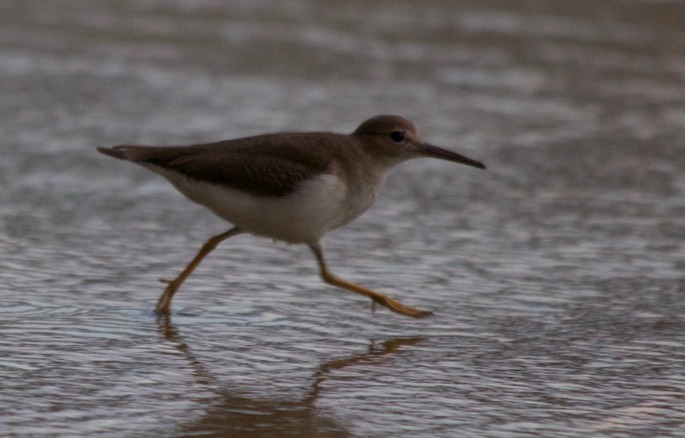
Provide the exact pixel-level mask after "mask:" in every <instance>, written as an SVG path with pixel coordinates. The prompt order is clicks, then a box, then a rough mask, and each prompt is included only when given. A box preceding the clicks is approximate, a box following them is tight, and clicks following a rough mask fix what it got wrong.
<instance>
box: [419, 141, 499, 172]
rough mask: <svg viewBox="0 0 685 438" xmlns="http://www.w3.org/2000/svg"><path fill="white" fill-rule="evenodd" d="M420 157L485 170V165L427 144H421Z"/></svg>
mask: <svg viewBox="0 0 685 438" xmlns="http://www.w3.org/2000/svg"><path fill="white" fill-rule="evenodd" d="M418 152H419V154H420V155H422V156H424V157H430V158H438V159H440V160H447V161H453V162H455V163H461V164H466V165H467V166H473V167H477V168H479V169H485V164H483V163H481V162H480V161H477V160H472V159H471V158H468V157H465V156H463V155H460V154H458V153H456V152H452V151H448V150H447V149H443V148H439V147H437V146H433V145H432V144H428V143H421V145H420V146H419V148H418Z"/></svg>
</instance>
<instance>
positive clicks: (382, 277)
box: [0, 0, 685, 437]
mask: <svg viewBox="0 0 685 438" xmlns="http://www.w3.org/2000/svg"><path fill="white" fill-rule="evenodd" d="M0 11H1V12H2V13H0V42H1V43H2V44H0V92H1V95H2V103H3V105H1V106H0V116H1V117H2V134H3V135H2V143H0V148H2V149H1V150H2V156H3V159H2V160H0V184H1V186H2V188H3V190H2V191H0V254H2V256H1V257H0V313H1V315H0V381H1V382H2V391H0V430H1V431H2V435H3V436H43V435H44V436H79V435H81V436H190V435H192V436H222V435H229V436H336V437H337V436H359V437H385V436H405V435H406V436H426V437H439V436H473V437H484V436H490V437H501V436H513V437H518V436H520V437H523V436H587V435H593V436H685V432H683V431H685V396H684V395H683V394H685V352H684V351H685V349H684V347H685V308H684V305H683V295H684V293H685V275H684V274H685V195H684V193H685V177H684V176H683V172H682V169H683V168H684V167H685V154H684V153H683V147H684V144H683V138H685V135H684V134H685V103H684V102H685V32H683V30H682V23H683V22H684V21H685V7H684V6H682V5H681V4H680V2H668V1H663V2H660V1H654V2H647V1H637V0H633V1H608V2H595V3H587V4H576V3H573V4H572V3H570V2H563V1H556V0H555V1H531V2H526V3H520V2H503V1H485V2H483V1H479V2H469V1H459V2H445V1H428V2H421V4H420V6H419V5H418V4H415V3H414V2H374V3H373V4H368V2H330V1H329V2H308V1H296V2H288V3H287V4H279V5H272V4H269V3H261V2H231V5H226V4H224V2H218V1H211V0H205V1H197V2H193V3H192V4H191V3H189V2H182V1H164V2H162V1H154V0H151V1H144V2H124V1H118V0H112V1H108V2H95V3H94V2H87V1H85V0H77V1H73V0H71V1H59V0H54V1H51V2H38V1H25V0H24V1H4V2H2V4H0ZM379 113H399V114H402V115H404V116H406V117H408V118H411V119H412V120H414V121H415V122H416V124H417V125H418V126H419V129H420V130H421V132H422V134H423V136H424V137H425V138H426V139H427V140H429V141H431V142H432V143H435V144H439V145H442V146H445V147H449V148H453V149H455V150H457V151H459V152H462V153H464V154H466V155H469V156H473V157H474V158H478V159H482V160H483V161H484V162H485V163H486V164H487V165H488V170H487V171H486V172H481V171H477V170H475V169H470V168H466V167H460V166H454V165H452V164H449V163H443V162H434V161H429V160H425V161H415V162H411V163H407V164H404V165H402V166H400V167H399V168H398V169H396V170H395V171H394V172H393V174H392V175H391V177H390V178H389V180H388V182H387V185H386V188H385V190H384V192H383V194H382V196H381V198H380V199H379V200H378V202H377V203H376V205H375V206H374V207H373V208H372V209H371V210H370V211H369V212H368V213H367V214H366V215H364V216H363V217H362V218H360V219H359V220H357V221H356V222H354V223H353V224H351V225H349V226H347V227H346V228H343V229H340V230H337V231H335V232H333V233H331V234H330V235H329V236H328V237H327V239H326V241H325V247H326V250H327V255H328V259H329V262H330V264H331V267H332V269H333V270H334V271H335V272H337V273H339V274H340V275H341V276H343V277H346V278H349V279H350V280H353V281H357V282H359V283H361V284H365V285H368V286H370V287H372V288H375V289H377V290H380V291H383V292H388V293H389V294H390V295H392V296H394V297H396V298H399V299H401V300H402V301H403V302H406V303H407V304H410V305H415V306H419V307H422V308H426V309H429V310H432V311H434V312H435V316H434V317H432V318H431V319H427V320H410V319H406V318H402V317H400V316H397V315H394V314H390V313H389V312H387V311H385V310H384V309H379V310H378V311H377V312H376V313H375V314H372V313H371V308H370V305H369V303H368V302H366V301H364V300H363V299H360V298H358V297H357V296H354V295H352V294H349V293H346V292H343V291H339V290H335V289H333V288H331V287H329V286H326V285H324V284H323V283H322V282H321V281H320V280H319V278H318V276H317V270H316V263H315V261H314V259H313V257H312V256H311V254H310V253H309V251H308V250H307V248H305V247H300V246H285V245H282V244H273V243H271V242H269V241H268V240H261V239H256V238H252V237H250V236H240V237H236V238H235V239H232V240H230V241H228V242H225V243H224V244H223V245H222V246H221V247H219V248H218V249H217V250H216V251H215V252H214V253H213V254H212V255H211V256H210V257H209V258H208V259H207V260H206V261H205V262H203V264H202V265H201V267H200V268H199V269H198V271H197V272H196V273H195V274H194V275H193V276H192V277H191V278H190V279H189V280H188V282H187V283H186V284H185V285H184V287H183V288H182V290H181V291H180V292H179V294H178V296H177V298H176V299H175V301H174V313H173V314H172V316H171V318H170V319H158V318H156V316H155V315H154V314H153V312H152V311H151V309H152V308H153V306H154V303H155V300H156V299H157V296H158V294H159V293H161V289H162V285H161V284H160V283H158V282H157V279H158V278H162V277H171V276H173V275H175V274H176V273H177V272H178V271H179V270H180V269H181V268H182V267H183V265H184V264H185V263H187V261H188V260H189V259H190V257H192V255H193V253H194V251H196V250H197V248H198V247H199V246H200V245H201V243H202V242H203V240H204V239H206V238H207V237H209V236H210V235H212V234H214V233H218V232H221V231H223V230H224V229H225V228H226V227H227V225H226V224H225V223H222V222H221V221H220V220H218V219H216V218H214V217H213V216H212V215H211V214H209V213H207V212H205V211H203V210H202V209H201V208H199V207H196V206H194V205H193V204H191V203H189V202H187V201H186V200H184V199H183V198H182V197H181V196H180V195H178V194H177V193H175V192H174V191H173V189H172V188H171V187H170V186H169V185H168V184H167V183H166V182H164V181H163V180H161V179H160V178H158V177H156V176H155V175H152V174H150V173H148V172H145V171H144V170H142V169H140V168H137V167H136V166H132V165H128V164H126V163H121V162H116V161H114V160H111V159H108V158H106V157H104V156H101V155H99V154H97V153H96V152H95V150H94V147H95V146H98V145H110V144H116V143H132V142H135V143H160V144H165V143H167V144H183V143H188V142H200V141H211V140H217V139H222V138H231V137H238V136H242V135H250V134H256V133H261V132H270V131H279V130H286V129H297V130H334V131H341V132H349V131H351V130H353V129H354V128H355V127H356V126H357V125H358V124H359V122H361V121H362V120H364V119H365V118H367V117H370V116H372V115H376V114H379Z"/></svg>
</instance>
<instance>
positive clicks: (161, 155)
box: [101, 134, 332, 196]
mask: <svg viewBox="0 0 685 438" xmlns="http://www.w3.org/2000/svg"><path fill="white" fill-rule="evenodd" d="M303 140H306V139H303V138H298V135H297V134H293V135H291V136H285V137H284V136H280V137H279V138H278V139H276V138H274V137H272V136H268V135H266V136H257V137H248V138H245V139H237V140H228V141H223V142H218V143H209V144H200V145H193V146H180V147H153V146H115V147H114V148H111V149H101V152H103V153H105V154H107V155H111V156H114V157H116V158H122V159H126V160H130V161H133V162H136V163H138V164H141V165H143V166H145V167H148V168H150V169H151V170H155V168H161V169H164V170H166V171H169V170H171V171H173V172H177V173H179V174H181V175H183V176H185V177H188V178H191V179H194V180H197V181H203V182H209V183H214V184H220V185H224V186H227V187H231V188H234V189H238V190H243V191H245V192H248V193H251V194H255V195H261V196H283V195H286V194H288V193H291V192H292V191H293V190H295V188H296V187H297V185H298V184H299V183H301V182H302V181H304V180H306V179H308V178H311V177H313V176H315V175H317V174H322V173H325V172H326V171H327V170H329V168H330V164H331V160H332V157H331V155H330V153H329V152H328V151H327V149H326V148H325V147H320V146H322V145H316V144H308V145H305V144H303V143H302V142H303ZM305 148H306V149H307V150H305Z"/></svg>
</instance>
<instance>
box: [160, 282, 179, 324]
mask: <svg viewBox="0 0 685 438" xmlns="http://www.w3.org/2000/svg"><path fill="white" fill-rule="evenodd" d="M159 281H161V282H162V283H165V284H166V285H167V286H166V289H164V292H163V293H162V295H161V296H160V297H159V300H158V301H157V307H156V308H155V311H156V312H157V313H159V314H160V315H168V314H170V313H171V299H172V298H173V297H174V294H175V293H176V290H177V289H178V288H179V286H180V285H181V282H179V281H177V279H176V280H165V279H162V278H160V279H159Z"/></svg>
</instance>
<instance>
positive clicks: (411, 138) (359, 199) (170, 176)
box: [97, 115, 485, 318]
mask: <svg viewBox="0 0 685 438" xmlns="http://www.w3.org/2000/svg"><path fill="white" fill-rule="evenodd" d="M97 150H98V151H99V152H101V153H103V154H105V155H108V156H110V157H114V158H117V159H121V160H126V161H130V162H133V163H135V164H138V165H140V166H142V167H144V168H146V169H148V170H150V171H152V172H155V173H157V174H159V175H161V176H162V177H164V178H166V179H167V180H168V181H169V182H170V183H171V184H172V185H173V186H174V187H175V188H176V189H177V190H178V191H179V192H181V193H182V194H183V195H184V196H185V197H187V198H188V199H189V200H191V201H193V202H195V203H197V204H199V205H201V206H204V207H206V208H207V209H209V210H210V211H211V212H213V213H214V214H215V215H217V216H218V217H220V218H221V219H224V220H225V221H227V222H229V223H230V224H232V227H231V228H229V229H228V230H227V231H225V232H223V233H220V234H217V235H214V236H212V237H210V238H209V239H208V240H207V241H206V242H205V243H204V244H203V245H202V247H201V248H200V250H199V251H198V252H197V253H196V255H195V257H194V258H193V259H192V260H191V261H190V262H189V263H188V265H187V266H186V267H185V269H183V271H181V273H180V274H179V275H178V276H177V277H176V278H174V279H172V280H161V281H163V282H164V283H166V288H165V290H164V292H163V293H162V295H161V296H160V298H159V300H158V302H157V306H156V309H155V310H156V312H157V313H158V314H160V315H168V314H169V313H170V311H171V301H172V299H173V297H174V295H175V294H176V292H177V290H178V289H179V288H180V286H181V285H182V284H183V282H184V281H185V280H186V279H187V278H188V277H189V276H190V275H191V274H192V272H193V271H194V270H195V268H197V266H198V265H199V264H200V262H201V261H202V260H203V259H204V258H205V257H206V256H207V255H208V254H209V253H210V252H212V251H213V250H214V249H215V248H216V247H217V245H219V243H221V242H223V241H224V240H227V239H229V238H231V237H234V236H237V235H240V234H244V233H247V234H251V235H254V236H259V237H267V238H270V239H272V240H274V241H283V242H286V243H288V244H305V245H307V246H308V247H309V248H310V250H311V251H312V253H313V254H314V257H315V258H316V261H317V263H318V268H319V273H320V276H321V278H322V280H323V281H324V282H326V283H328V284H330V285H332V286H336V287H339V288H342V289H346V290H348V291H351V292H354V293H357V294H360V295H362V296H365V297H367V298H369V299H370V300H371V301H372V308H373V310H375V305H376V304H378V305H380V306H383V307H386V308H387V309H389V310H390V311H392V312H395V313H397V314H400V315H404V316H408V317H414V318H424V317H427V316H430V315H432V312H430V311H427V310H421V309H417V308H414V307H411V306H408V305H405V304H403V303H401V302H400V301H398V300H396V299H394V298H391V297H389V296H387V295H385V294H382V293H379V292H376V291H374V290H372V289H369V288H367V287H364V286H360V285H358V284H355V283H352V282H350V281H347V280H345V279H343V278H341V277H339V276H337V275H335V274H334V273H333V272H332V271H331V270H330V268H329V267H328V264H327V263H326V260H325V257H324V251H323V247H322V244H321V240H322V238H323V237H324V235H326V234H327V233H328V232H330V231H332V230H335V229H337V228H340V227H342V226H344V225H346V224H348V223H350V222H352V221H353V220H355V219H357V218H358V217H359V216H360V215H361V214H362V213H364V212H365V211H366V210H367V209H368V208H369V207H371V205H372V204H373V203H374V201H375V200H376V198H377V197H378V195H379V191H380V189H381V187H382V185H383V183H384V181H385V179H386V177H387V175H388V172H389V171H390V170H391V169H392V168H393V167H395V166H396V165H398V164H400V163H402V162H405V161H408V160H411V159H416V158H437V159H440V160H446V161H451V162H454V163H460V164H464V165H467V166H471V167H475V168H479V169H485V165H484V164H483V163H482V162H480V161H477V160H474V159H471V158H468V157H466V156H464V155H461V154H458V153H456V152H452V151H450V150H447V149H443V148H440V147H437V146H434V145H432V144H430V143H427V142H424V141H423V140H422V139H421V137H420V136H419V134H418V131H417V129H416V127H415V126H414V124H413V123H412V122H411V121H409V120H408V119H405V118H403V117H401V116H397V115H379V116H375V117H372V118H370V119H368V120H366V121H364V122H363V123H361V124H360V125H359V127H358V128H357V129H356V130H354V132H352V133H351V134H341V133H333V132H297V131H288V132H279V133H272V134H262V135H256V136H251V137H243V138H237V139H232V140H224V141H218V142H214V143H202V144H194V145H190V146H146V145H118V146H113V147H98V148H97Z"/></svg>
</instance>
